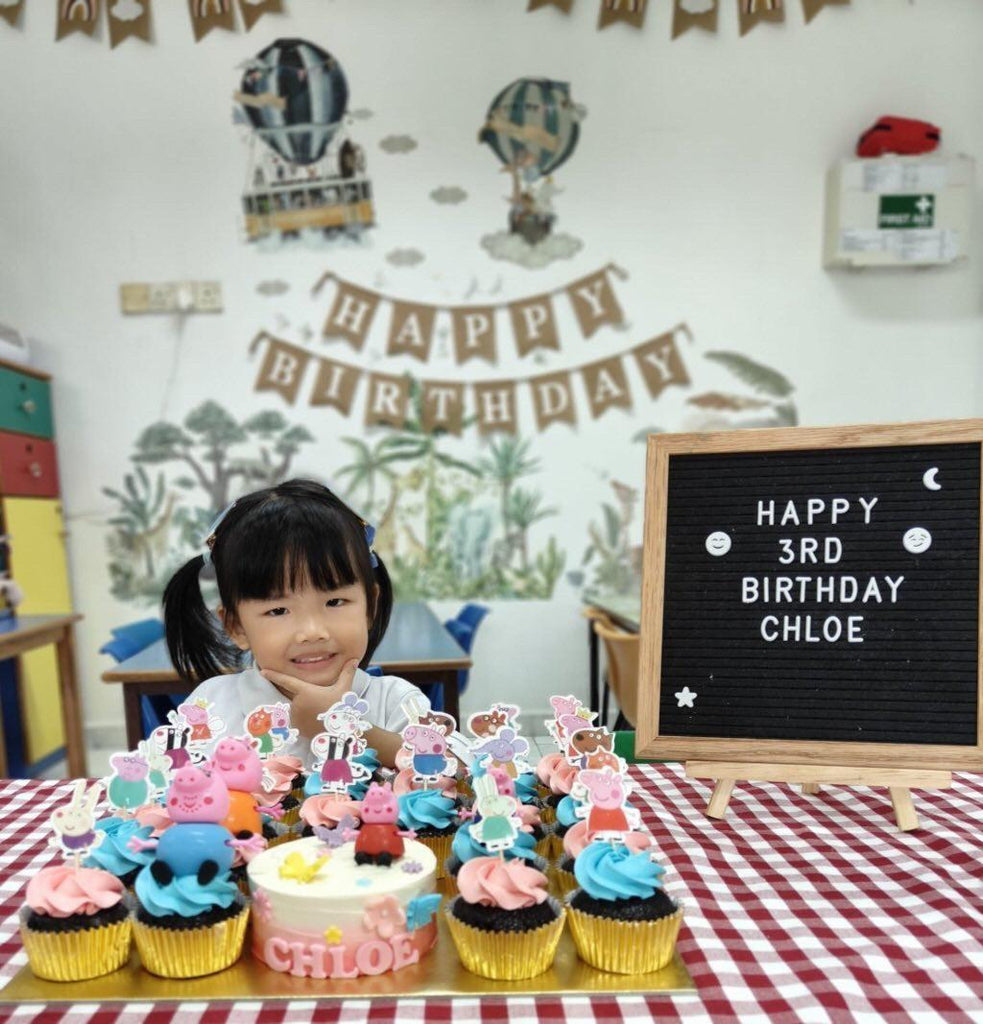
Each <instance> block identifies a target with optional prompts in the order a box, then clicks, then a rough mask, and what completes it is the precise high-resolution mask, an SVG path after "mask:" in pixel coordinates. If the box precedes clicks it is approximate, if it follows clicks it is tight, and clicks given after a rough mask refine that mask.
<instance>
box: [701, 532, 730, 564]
mask: <svg viewBox="0 0 983 1024" xmlns="http://www.w3.org/2000/svg"><path fill="white" fill-rule="evenodd" d="M730 543H731V541H730V534H729V533H724V531H723V530H714V532H713V533H711V534H709V535H708V536H707V540H706V549H707V551H708V552H709V553H710V554H711V555H713V556H714V557H715V558H720V556H721V555H726V554H727V552H728V551H730Z"/></svg>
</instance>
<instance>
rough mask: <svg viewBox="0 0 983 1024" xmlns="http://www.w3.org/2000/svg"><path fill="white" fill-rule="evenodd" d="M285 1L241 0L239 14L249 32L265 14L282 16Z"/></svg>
mask: <svg viewBox="0 0 983 1024" xmlns="http://www.w3.org/2000/svg"><path fill="white" fill-rule="evenodd" d="M282 13H283V0H239V14H240V15H242V22H243V24H244V25H245V26H246V31H247V32H248V31H249V30H250V29H251V28H252V27H253V25H255V24H256V22H257V21H259V19H260V18H262V17H263V15H264V14H282Z"/></svg>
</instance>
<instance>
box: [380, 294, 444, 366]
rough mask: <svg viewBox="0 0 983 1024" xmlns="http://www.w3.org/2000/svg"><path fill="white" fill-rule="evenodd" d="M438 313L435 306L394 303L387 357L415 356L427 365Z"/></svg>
mask: <svg viewBox="0 0 983 1024" xmlns="http://www.w3.org/2000/svg"><path fill="white" fill-rule="evenodd" d="M436 313H437V310H436V309H434V307H433V306H424V305H418V304H417V303H414V302H396V301H393V315H392V319H391V320H390V322H389V341H388V342H387V344H386V355H387V356H398V355H408V356H413V357H414V358H415V359H419V360H420V362H421V363H425V362H426V361H427V360H428V359H429V358H430V345H431V342H432V341H433V322H434V319H435V316H436Z"/></svg>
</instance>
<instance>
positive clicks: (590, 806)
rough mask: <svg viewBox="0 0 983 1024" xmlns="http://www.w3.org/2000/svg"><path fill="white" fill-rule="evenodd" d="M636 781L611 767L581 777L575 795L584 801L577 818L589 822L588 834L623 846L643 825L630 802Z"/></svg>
mask: <svg viewBox="0 0 983 1024" xmlns="http://www.w3.org/2000/svg"><path fill="white" fill-rule="evenodd" d="M631 790H632V782H631V780H630V779H628V778H626V777H625V776H623V775H619V774H618V773H617V772H616V771H614V770H613V769H611V768H608V767H605V768H601V769H600V770H598V771H583V772H580V774H579V775H578V776H577V781H576V782H575V783H574V788H573V792H572V793H571V796H574V797H575V799H578V800H582V801H583V802H582V803H581V806H580V807H578V808H577V811H576V813H577V817H579V818H586V819H587V835H588V836H589V837H590V839H591V840H594V839H602V840H608V841H610V842H613V843H623V842H624V841H625V833H626V832H631V831H633V830H634V829H636V828H638V826H639V825H640V824H641V815H640V814H639V813H638V811H637V810H636V809H635V808H634V807H631V806H629V804H628V802H627V798H628V794H629V793H630V792H631Z"/></svg>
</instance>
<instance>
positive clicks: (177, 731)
mask: <svg viewBox="0 0 983 1024" xmlns="http://www.w3.org/2000/svg"><path fill="white" fill-rule="evenodd" d="M167 721H168V724H167V725H159V726H158V727H157V728H156V729H154V731H153V732H152V733H151V734H150V737H149V743H150V747H151V749H152V750H154V751H156V752H159V753H161V754H163V755H164V756H165V757H167V759H168V760H169V761H170V763H171V768H172V770H174V771H177V769H178V768H183V767H184V765H186V764H201V763H202V762H203V761H205V760H206V759H207V758H208V750H209V747H210V746H211V745H212V742H213V741H214V740H215V739H216V737H218V736H220V735H221V734H222V733H223V732H224V731H225V722H224V721H223V720H222V719H221V718H219V717H218V716H217V715H215V714H213V713H212V705H211V704H210V703H209V702H208V701H204V700H200V699H198V700H194V701H185V703H184V704H180V705H178V708H177V710H176V711H169V712H168V713H167Z"/></svg>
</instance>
